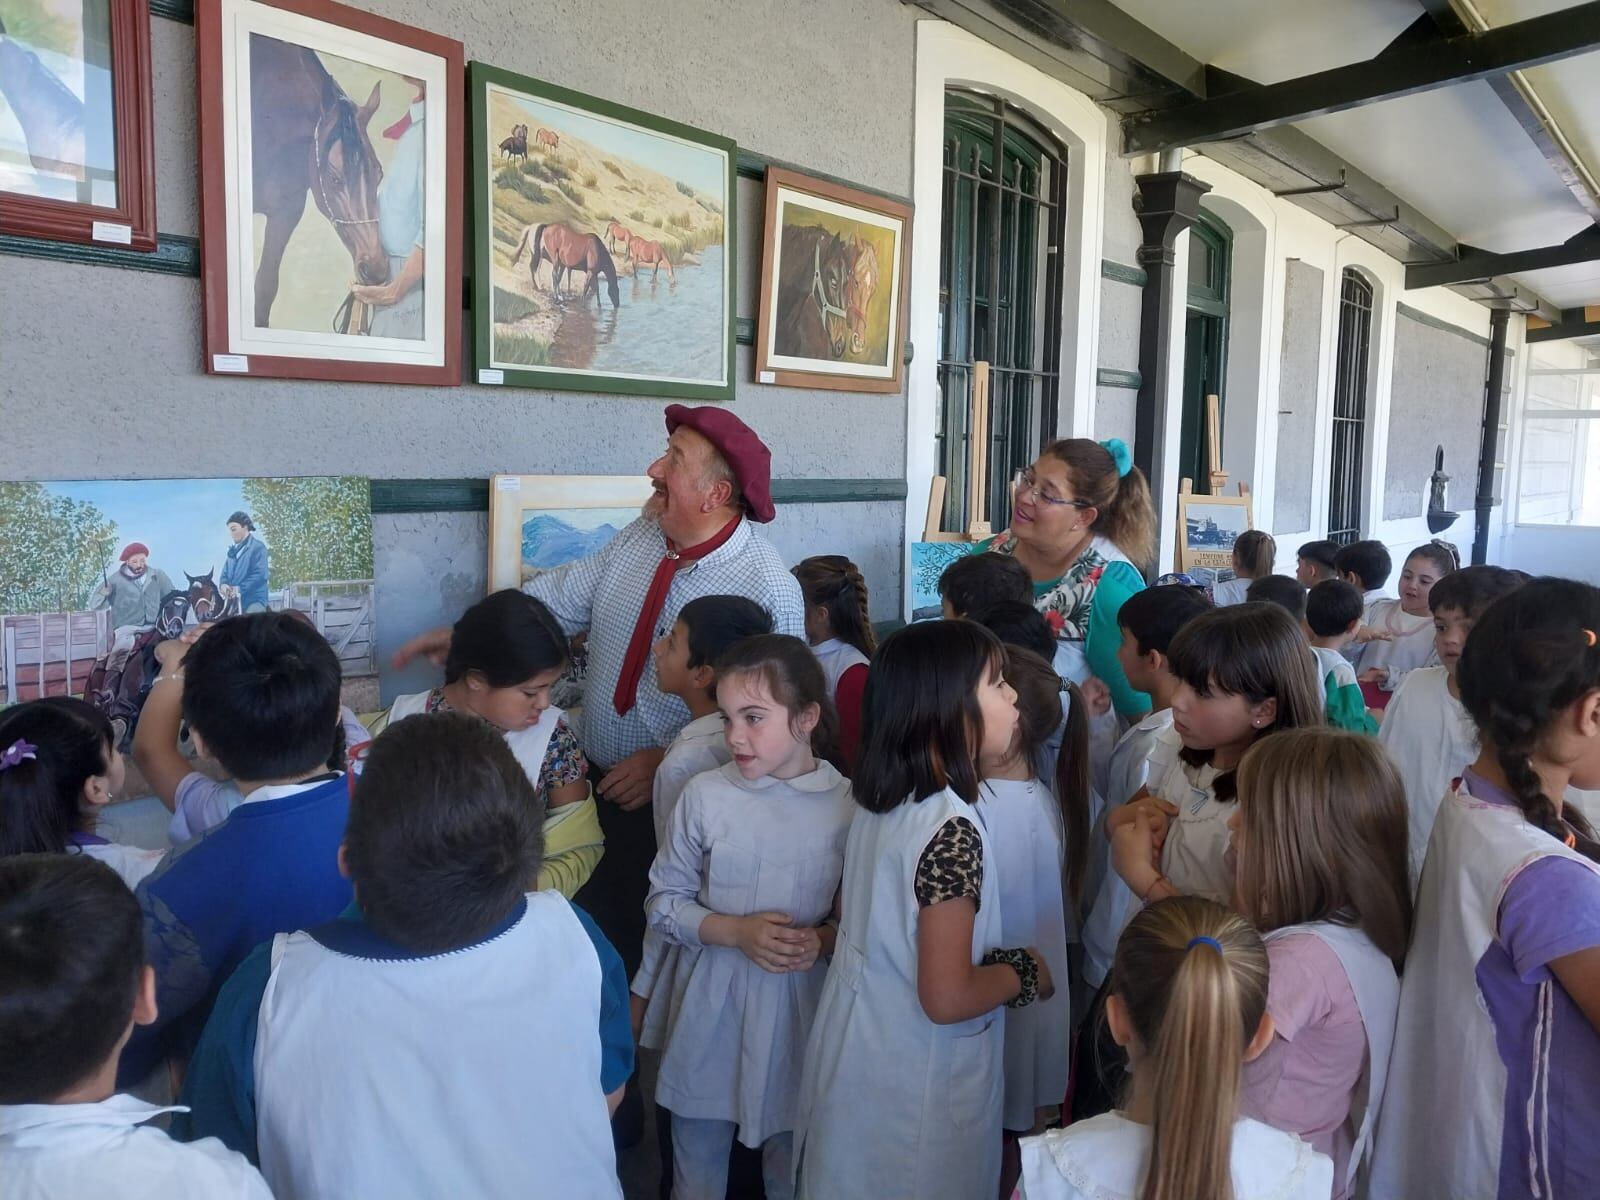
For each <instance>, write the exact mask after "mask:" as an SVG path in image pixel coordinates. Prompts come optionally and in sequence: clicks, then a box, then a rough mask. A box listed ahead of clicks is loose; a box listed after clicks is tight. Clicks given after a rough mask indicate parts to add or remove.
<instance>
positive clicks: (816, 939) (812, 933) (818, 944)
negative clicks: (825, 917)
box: [787, 929, 822, 971]
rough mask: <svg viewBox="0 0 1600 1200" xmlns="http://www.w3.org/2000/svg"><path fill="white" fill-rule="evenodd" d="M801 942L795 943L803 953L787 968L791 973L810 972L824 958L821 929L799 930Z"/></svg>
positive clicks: (797, 931)
mask: <svg viewBox="0 0 1600 1200" xmlns="http://www.w3.org/2000/svg"><path fill="white" fill-rule="evenodd" d="M795 933H797V934H799V935H800V936H801V939H802V940H801V941H798V942H796V943H794V944H795V945H796V946H798V947H800V950H801V953H800V955H799V956H798V957H796V958H795V959H794V960H793V961H792V962H791V963H790V964H789V966H788V967H787V970H790V971H809V970H810V969H811V968H812V967H813V966H814V965H816V961H817V959H819V958H821V957H822V932H821V930H819V929H797V930H795Z"/></svg>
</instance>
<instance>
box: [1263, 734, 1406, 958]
mask: <svg viewBox="0 0 1600 1200" xmlns="http://www.w3.org/2000/svg"><path fill="white" fill-rule="evenodd" d="M1238 782H1239V808H1240V811H1241V813H1242V814H1243V830H1242V834H1243V836H1242V837H1241V838H1239V839H1237V841H1236V846H1235V849H1236V851H1237V855H1238V860H1239V862H1238V868H1237V880H1238V883H1237V897H1236V899H1237V904H1238V908H1239V911H1240V912H1242V913H1244V915H1245V916H1247V917H1249V918H1250V920H1251V921H1252V922H1253V923H1254V924H1255V926H1256V928H1257V929H1260V930H1262V931H1263V932H1267V931H1270V930H1273V929H1281V928H1283V927H1284V926H1287V925H1304V924H1307V923H1309V922H1312V921H1332V922H1335V923H1336V924H1340V925H1350V926H1353V927H1355V928H1357V929H1360V930H1361V931H1362V932H1363V933H1365V934H1366V935H1367V936H1368V937H1369V938H1371V939H1372V943H1373V945H1375V946H1377V947H1378V949H1379V950H1381V951H1383V953H1384V954H1386V955H1388V956H1389V960H1390V961H1391V962H1393V963H1394V967H1395V970H1396V971H1398V970H1400V969H1401V967H1402V965H1403V964H1404V961H1405V956H1406V945H1407V943H1408V942H1410V940H1411V916H1412V912H1411V880H1410V875H1409V871H1408V866H1407V862H1408V844H1409V843H1408V837H1409V835H1408V833H1407V815H1406V813H1407V809H1406V793H1405V785H1404V784H1402V783H1401V781H1400V773H1399V772H1398V771H1397V770H1396V769H1395V765H1394V762H1393V760H1392V759H1390V757H1389V756H1388V754H1387V753H1385V751H1384V749H1383V747H1382V746H1380V745H1379V744H1378V743H1377V741H1376V740H1375V739H1373V738H1371V737H1367V736H1365V735H1363V734H1358V733H1347V732H1345V731H1344V730H1341V729H1288V730H1285V731H1284V732H1282V733H1280V734H1278V735H1277V736H1276V737H1270V738H1266V739H1264V740H1262V741H1260V742H1257V743H1256V744H1255V745H1254V746H1252V747H1250V749H1249V750H1247V751H1246V752H1245V756H1244V759H1243V760H1242V761H1241V762H1240V763H1239V772H1238Z"/></svg>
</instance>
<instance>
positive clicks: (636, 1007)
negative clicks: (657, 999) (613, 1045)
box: [628, 992, 650, 1046]
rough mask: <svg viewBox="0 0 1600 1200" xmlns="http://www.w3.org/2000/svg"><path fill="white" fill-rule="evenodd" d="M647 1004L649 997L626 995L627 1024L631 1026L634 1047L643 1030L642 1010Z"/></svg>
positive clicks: (632, 993) (634, 994)
mask: <svg viewBox="0 0 1600 1200" xmlns="http://www.w3.org/2000/svg"><path fill="white" fill-rule="evenodd" d="M649 1003H650V997H649V996H641V995H639V994H638V993H637V992H629V993H628V1023H629V1024H630V1025H632V1026H633V1044H634V1045H636V1046H637V1045H638V1044H639V1033H640V1031H641V1030H643V1029H644V1010H645V1008H646V1007H647V1006H648V1005H649Z"/></svg>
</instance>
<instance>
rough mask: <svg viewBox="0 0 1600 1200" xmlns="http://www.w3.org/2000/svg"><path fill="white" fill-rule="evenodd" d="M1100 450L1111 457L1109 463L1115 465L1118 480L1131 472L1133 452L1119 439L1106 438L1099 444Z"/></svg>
mask: <svg viewBox="0 0 1600 1200" xmlns="http://www.w3.org/2000/svg"><path fill="white" fill-rule="evenodd" d="M1100 449H1102V450H1104V451H1105V452H1106V453H1107V454H1109V455H1111V461H1112V462H1114V463H1116V465H1117V478H1118V479H1121V478H1122V477H1123V476H1124V475H1126V474H1127V473H1128V472H1129V471H1131V470H1133V451H1132V450H1130V449H1128V443H1127V442H1125V441H1123V440H1122V439H1121V438H1107V439H1106V440H1105V441H1103V442H1101V443H1100Z"/></svg>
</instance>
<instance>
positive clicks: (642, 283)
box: [550, 246, 727, 383]
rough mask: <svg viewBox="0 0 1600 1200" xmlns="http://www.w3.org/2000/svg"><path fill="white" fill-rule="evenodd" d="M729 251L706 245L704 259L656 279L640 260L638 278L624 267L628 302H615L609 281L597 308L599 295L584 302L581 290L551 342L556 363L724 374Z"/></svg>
mask: <svg viewBox="0 0 1600 1200" xmlns="http://www.w3.org/2000/svg"><path fill="white" fill-rule="evenodd" d="M722 256H723V248H722V247H721V246H707V247H706V248H705V249H703V250H701V251H700V252H699V258H700V262H699V263H698V264H692V265H684V266H680V267H678V268H677V281H676V282H675V283H674V282H672V281H671V280H669V279H668V277H667V273H666V271H665V270H663V271H662V272H661V275H660V277H659V278H658V279H656V280H655V281H654V282H652V281H651V278H650V271H649V270H648V269H646V268H640V271H639V278H637V279H634V278H632V277H631V276H630V275H628V274H624V275H622V276H621V278H620V279H619V280H618V286H619V287H620V288H621V302H620V305H619V306H618V307H617V308H615V309H613V308H612V307H611V300H610V298H609V296H607V295H606V289H605V285H604V283H603V282H602V284H601V286H600V293H601V297H602V301H603V307H601V308H600V309H599V311H598V312H597V311H596V307H595V304H594V301H593V300H590V301H589V303H588V304H583V303H582V302H581V301H580V300H579V298H578V295H577V294H576V291H575V292H574V295H573V296H572V297H571V298H570V299H568V300H567V301H566V304H565V306H564V308H563V310H562V319H561V326H560V328H559V329H558V330H557V331H556V335H555V340H554V342H553V343H552V345H551V349H550V360H551V363H552V365H554V366H559V367H569V368H579V369H584V370H593V371H618V372H627V373H628V374H633V375H644V376H648V377H654V378H666V379H690V380H693V381H695V382H701V383H720V382H722V378H723V371H724V366H725V363H726V358H725V355H724V342H723V338H724V335H725V334H726V333H727V326H726V323H725V321H726V318H725V316H724V310H723V290H722ZM623 261H624V262H626V261H627V260H626V259H625V258H624V259H623ZM577 278H578V280H580V281H581V280H582V279H583V278H584V277H583V276H582V275H581V274H579V275H578V276H577Z"/></svg>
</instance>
